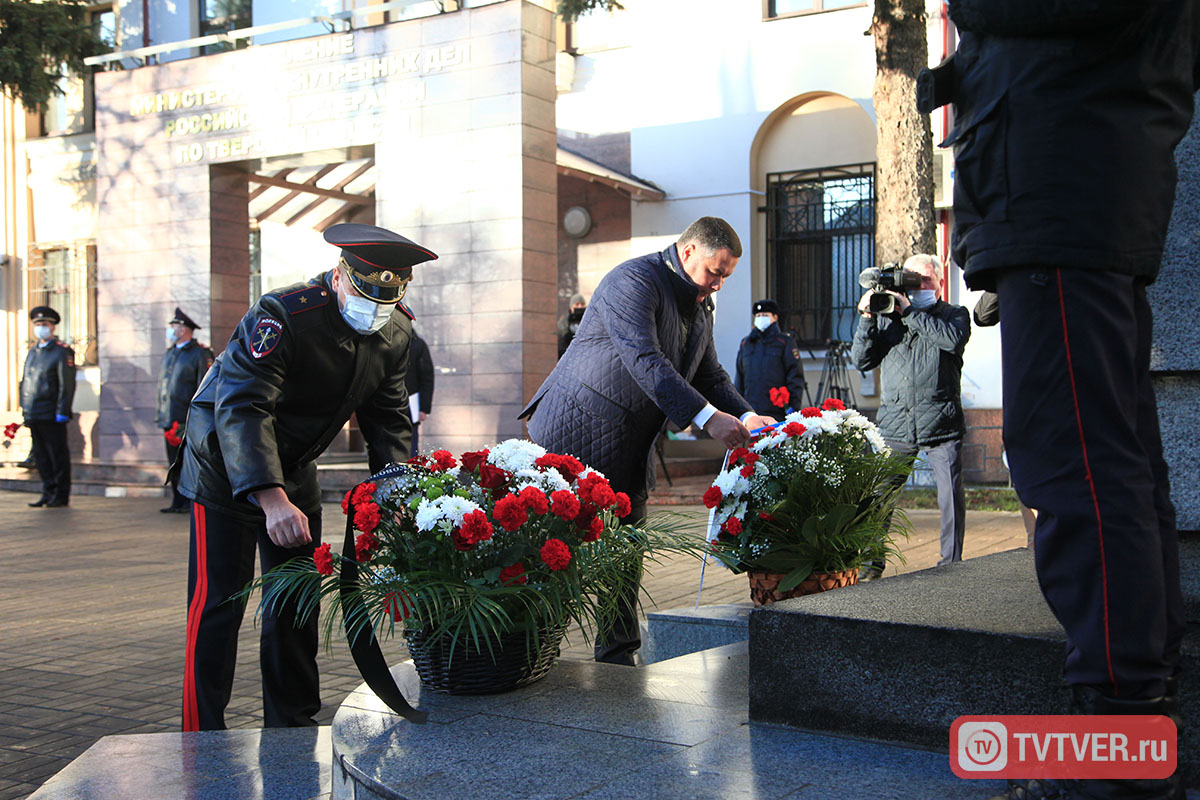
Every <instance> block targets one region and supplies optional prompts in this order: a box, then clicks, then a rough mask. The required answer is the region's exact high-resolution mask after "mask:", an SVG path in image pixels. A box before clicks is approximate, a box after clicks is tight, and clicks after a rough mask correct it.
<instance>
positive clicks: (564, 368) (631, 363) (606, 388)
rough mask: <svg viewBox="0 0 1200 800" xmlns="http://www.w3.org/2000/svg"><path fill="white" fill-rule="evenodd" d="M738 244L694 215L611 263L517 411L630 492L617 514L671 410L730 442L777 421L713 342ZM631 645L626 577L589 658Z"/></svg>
mask: <svg viewBox="0 0 1200 800" xmlns="http://www.w3.org/2000/svg"><path fill="white" fill-rule="evenodd" d="M741 255H742V244H741V241H740V240H739V239H738V235H737V233H736V232H734V230H733V228H732V227H731V226H730V225H729V223H728V222H726V221H725V220H723V219H719V218H717V217H701V218H700V219H698V220H696V221H695V222H693V223H692V224H691V225H689V226H688V228H687V230H685V231H684V232H683V234H682V235H681V236H680V237H679V241H677V242H676V243H675V244H672V245H671V246H670V247H668V248H667V249H666V250H663V251H662V252H661V253H651V254H649V255H645V256H641V257H640V258H634V259H631V260H629V261H626V262H625V263H623V264H621V265H619V266H618V267H616V268H615V269H614V270H612V271H611V272H610V273H608V275H606V276H605V277H604V280H602V281H601V282H600V285H599V286H598V287H597V288H596V292H595V294H594V295H593V296H592V302H591V304H590V305H589V306H588V312H587V314H585V315H584V318H583V321H582V322H581V323H580V326H579V330H578V331H577V332H576V333H575V340H574V342H573V343H572V344H571V347H570V348H569V349H568V350H567V352H566V354H565V355H564V356H563V357H562V359H561V360H560V361H559V362H558V365H557V366H556V367H555V368H554V371H553V372H551V373H550V376H549V377H548V378H546V382H545V383H543V384H542V386H541V388H540V389H538V391H537V394H535V395H534V396H533V399H532V400H530V402H529V405H528V406H526V407H525V410H524V411H522V412H521V417H522V418H529V435H530V437H531V438H532V439H533V440H534V441H535V442H537V443H538V444H540V445H542V446H543V447H545V448H547V449H548V450H551V451H553V452H556V453H569V454H571V455H573V456H575V457H576V458H578V459H580V460H581V461H583V463H585V464H588V465H589V466H591V467H594V468H595V469H598V470H600V471H601V472H603V473H604V474H605V476H607V477H608V479H609V482H610V483H611V484H612V486H613V489H614V490H616V491H621V492H625V493H626V494H628V495H629V498H630V503H631V507H632V510H631V511H630V513H629V515H628V516H626V517H624V518H622V520H621V521H622V522H623V523H626V524H636V523H639V522H641V521H642V520H644V519H645V517H646V498H647V496H648V494H649V490H650V489H651V488H653V475H654V473H653V465H652V462H651V461H650V456H651V453H652V452H653V448H654V441H655V439H656V438H657V437H658V435H659V434H660V433H661V432H662V429H663V427H664V425H665V424H666V421H667V420H668V419H669V420H670V421H671V422H674V423H675V424H676V425H678V426H679V427H680V428H686V427H688V426H689V425H692V424H695V425H698V426H699V427H701V428H703V429H704V431H705V432H706V433H708V435H709V436H711V437H712V438H714V439H717V440H719V441H722V442H724V443H725V445H726V446H728V447H730V448H732V447H736V446H738V445H740V444H742V443H743V442H745V441H746V440H747V439H748V438H749V435H750V429H752V428H756V427H759V426H761V425H764V424H769V423H771V422H773V421H774V420H772V419H770V418H769V417H760V416H758V415H757V414H755V412H754V410H753V409H752V408H751V407H750V404H749V403H747V402H746V400H745V398H743V397H742V396H741V395H740V394H738V392H737V390H736V389H734V388H733V383H732V382H731V381H730V380H729V375H728V373H726V372H725V370H724V369H723V368H722V367H721V364H720V363H719V362H718V361H717V353H716V347H715V345H714V344H713V336H712V330H713V302H712V296H713V295H714V294H716V293H717V292H718V291H720V289H721V286H722V284H724V282H725V279H726V278H728V277H729V276H730V275H732V274H733V269H734V267H735V266H737V261H738V258H740V257H741ZM636 569H637V570H638V571H639V572H640V569H641V565H640V564H639V565H637V566H636ZM640 646H641V637H640V633H639V630H638V619H637V588H636V585H635V587H634V588H633V589H632V591H631V592H630V593H629V594H628V595H627V596H625V597H622V599H621V619H620V620H619V621H618V623H617V624H616V625H615V626H614V627H613V628H612V629H610V630H603V631H600V632H599V634H598V635H597V637H596V647H595V657H596V660H597V661H605V662H608V663H614V664H626V665H633V663H634V653H635V652H636V651H637V649H638V648H639V647H640Z"/></svg>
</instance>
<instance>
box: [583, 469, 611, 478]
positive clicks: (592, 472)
mask: <svg viewBox="0 0 1200 800" xmlns="http://www.w3.org/2000/svg"><path fill="white" fill-rule="evenodd" d="M588 475H599V476H600V477H601V478H604V480H608V478H606V477H605V476H604V473H603V472H601V471H600V470H598V469H592V468H591V467H584V470H583V472H581V473H579V477H581V478H584V477H587V476H588Z"/></svg>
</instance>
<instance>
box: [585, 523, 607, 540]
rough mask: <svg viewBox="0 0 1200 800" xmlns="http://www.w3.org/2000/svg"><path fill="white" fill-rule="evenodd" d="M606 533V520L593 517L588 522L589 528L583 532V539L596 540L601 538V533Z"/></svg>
mask: <svg viewBox="0 0 1200 800" xmlns="http://www.w3.org/2000/svg"><path fill="white" fill-rule="evenodd" d="M602 533H604V520H602V519H600V518H599V517H592V521H591V522H590V523H588V526H587V530H586V531H584V533H583V541H585V542H594V541H596V540H597V539H599V538H600V534H602Z"/></svg>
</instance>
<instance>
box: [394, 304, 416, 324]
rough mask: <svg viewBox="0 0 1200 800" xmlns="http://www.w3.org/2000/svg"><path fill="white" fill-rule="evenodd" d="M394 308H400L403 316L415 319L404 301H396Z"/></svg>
mask: <svg viewBox="0 0 1200 800" xmlns="http://www.w3.org/2000/svg"><path fill="white" fill-rule="evenodd" d="M396 308H398V309H400V313H401V314H403V315H404V316H406V317H408V318H409V319H411V320H415V319H416V317H415V316H414V315H413V312H412V311H410V310H409V308H408V306H406V305H404V303H396Z"/></svg>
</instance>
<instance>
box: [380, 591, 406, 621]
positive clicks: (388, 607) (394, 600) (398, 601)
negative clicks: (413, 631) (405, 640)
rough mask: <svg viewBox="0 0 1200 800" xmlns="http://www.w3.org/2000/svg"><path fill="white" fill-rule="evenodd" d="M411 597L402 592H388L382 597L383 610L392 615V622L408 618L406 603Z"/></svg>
mask: <svg viewBox="0 0 1200 800" xmlns="http://www.w3.org/2000/svg"><path fill="white" fill-rule="evenodd" d="M410 602H411V598H410V597H409V596H408V595H407V594H405V593H404V592H388V593H387V596H386V597H384V599H383V610H384V611H386V612H388V613H390V614H391V615H392V622H400V621H402V620H406V619H408V615H409V610H408V604H409V603H410Z"/></svg>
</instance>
